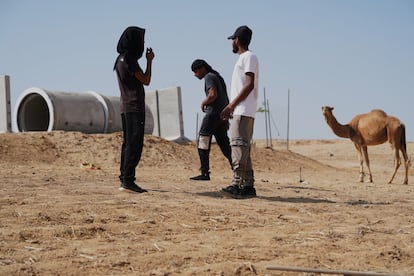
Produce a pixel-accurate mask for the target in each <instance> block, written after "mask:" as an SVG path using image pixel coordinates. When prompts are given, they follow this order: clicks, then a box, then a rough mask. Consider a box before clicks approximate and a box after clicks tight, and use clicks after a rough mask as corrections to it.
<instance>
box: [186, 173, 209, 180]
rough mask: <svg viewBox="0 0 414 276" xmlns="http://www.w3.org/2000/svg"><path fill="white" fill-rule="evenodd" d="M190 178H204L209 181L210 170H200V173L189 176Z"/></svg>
mask: <svg viewBox="0 0 414 276" xmlns="http://www.w3.org/2000/svg"><path fill="white" fill-rule="evenodd" d="M190 179H191V180H204V181H209V180H210V172H201V174H200V175H197V176H193V177H190Z"/></svg>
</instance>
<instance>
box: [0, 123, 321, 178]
mask: <svg viewBox="0 0 414 276" xmlns="http://www.w3.org/2000/svg"><path fill="white" fill-rule="evenodd" d="M121 144H122V134H121V133H120V132H118V133H111V134H83V133H80V132H64V131H53V132H24V133H12V134H10V133H6V134H1V135H0V154H1V161H2V162H7V163H17V164H21V163H22V162H28V163H36V162H42V163H50V164H53V163H56V164H67V165H74V166H78V165H79V164H82V163H92V164H96V165H97V166H100V167H102V166H104V167H114V166H115V167H116V166H117V165H118V164H119V157H120V156H119V155H120V148H121ZM210 159H211V166H212V169H215V170H220V171H221V170H228V169H229V164H228V162H227V160H226V159H225V158H224V157H223V155H222V153H221V152H220V149H219V148H218V146H217V145H216V144H213V145H212V152H211V158H210ZM252 159H253V162H254V166H255V169H257V170H258V171H274V172H290V171H292V170H298V169H299V168H300V167H306V168H309V169H322V168H324V167H327V166H326V165H324V164H322V163H320V162H318V161H315V160H313V159H311V158H308V157H305V156H303V155H300V154H298V153H294V152H292V151H287V150H275V149H270V148H266V147H262V146H261V145H256V144H255V145H253V147H252ZM177 165H179V166H180V167H182V168H185V169H191V168H197V167H198V166H199V160H198V154H197V147H196V144H195V143H188V144H185V145H179V144H177V143H174V142H170V141H167V140H165V139H163V138H160V137H157V136H152V135H146V136H145V142H144V150H143V154H142V159H141V163H140V167H160V166H163V167H166V168H171V167H175V166H177Z"/></svg>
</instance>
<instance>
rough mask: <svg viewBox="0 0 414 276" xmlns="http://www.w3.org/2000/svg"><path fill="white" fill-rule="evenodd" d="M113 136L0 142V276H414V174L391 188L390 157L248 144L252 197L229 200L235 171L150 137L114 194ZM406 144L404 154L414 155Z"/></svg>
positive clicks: (340, 143)
mask: <svg viewBox="0 0 414 276" xmlns="http://www.w3.org/2000/svg"><path fill="white" fill-rule="evenodd" d="M121 142H122V137H121V134H120V133H113V134H93V135H87V134H82V133H78V132H60V131H55V132H50V133H46V132H27V133H5V134H0V183H1V184H0V191H1V195H0V275H316V274H315V273H304V272H288V271H275V270H271V269H269V268H271V267H277V266H289V267H302V268H313V269H326V270H349V271H360V272H368V271H369V272H373V273H374V272H375V273H386V274H395V275H414V274H413V273H414V215H413V214H414V177H413V175H414V171H413V169H412V168H410V171H409V183H408V185H404V184H402V181H403V173H404V168H403V167H402V168H400V170H399V171H398V173H397V176H396V178H395V179H394V182H393V183H392V184H387V181H388V179H389V177H390V176H391V173H392V171H393V164H394V160H393V155H392V153H391V149H390V146H389V145H388V144H383V145H380V146H375V147H370V148H369V153H370V158H371V169H372V172H373V177H374V183H359V182H357V179H358V176H359V173H358V166H359V162H358V160H357V154H356V151H355V149H354V147H353V145H352V143H351V142H350V141H348V140H345V139H337V140H294V141H290V142H289V149H288V147H287V144H286V142H283V141H273V142H272V144H273V147H272V148H269V147H266V145H265V143H264V142H263V141H253V142H254V143H253V147H252V158H253V163H254V168H255V179H256V189H257V194H258V196H257V197H256V198H253V199H246V200H235V199H228V198H223V197H221V196H220V194H219V192H218V191H219V190H220V189H221V188H222V187H224V186H227V185H228V184H229V183H230V180H231V175H232V172H231V170H230V168H229V165H228V164H227V162H226V160H225V158H224V157H223V156H222V155H221V153H220V152H219V149H218V148H217V146H216V145H213V149H212V153H211V181H205V182H197V181H190V180H189V177H190V176H194V175H196V174H198V167H199V161H198V155H197V150H196V145H195V143H189V144H187V145H178V144H175V143H173V142H169V141H166V140H164V139H161V138H159V137H155V136H150V135H147V136H146V137H145V148H144V152H143V156H142V160H141V163H140V164H139V168H138V169H137V183H138V184H139V185H140V186H142V187H144V188H146V189H148V190H149V192H148V193H144V194H131V193H126V192H121V191H119V190H118V187H119V181H118V173H119V149H120V146H121ZM413 151H414V143H412V142H410V143H408V153H409V155H410V156H411V155H412V154H413Z"/></svg>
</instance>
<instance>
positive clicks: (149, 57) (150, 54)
mask: <svg viewBox="0 0 414 276" xmlns="http://www.w3.org/2000/svg"><path fill="white" fill-rule="evenodd" d="M145 57H146V58H147V60H148V61H152V60H153V59H154V57H155V54H154V52H153V51H152V48H147V51H146V54H145Z"/></svg>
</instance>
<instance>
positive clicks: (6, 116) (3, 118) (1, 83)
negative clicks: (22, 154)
mask: <svg viewBox="0 0 414 276" xmlns="http://www.w3.org/2000/svg"><path fill="white" fill-rule="evenodd" d="M10 131H11V108H10V77H9V76H0V133H1V132H10Z"/></svg>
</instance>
